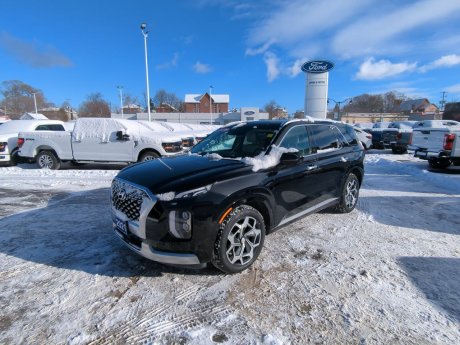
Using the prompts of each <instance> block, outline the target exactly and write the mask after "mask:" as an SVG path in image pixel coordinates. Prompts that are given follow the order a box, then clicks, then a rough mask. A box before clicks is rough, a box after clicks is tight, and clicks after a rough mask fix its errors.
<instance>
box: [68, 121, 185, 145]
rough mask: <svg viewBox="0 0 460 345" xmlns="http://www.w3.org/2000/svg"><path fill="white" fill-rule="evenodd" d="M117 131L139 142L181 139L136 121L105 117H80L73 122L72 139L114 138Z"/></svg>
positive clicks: (103, 139) (157, 142)
mask: <svg viewBox="0 0 460 345" xmlns="http://www.w3.org/2000/svg"><path fill="white" fill-rule="evenodd" d="M118 131H123V132H125V133H126V134H129V135H130V136H131V138H132V139H134V140H136V141H139V142H141V143H156V144H161V143H164V142H173V141H181V140H182V139H181V137H180V136H177V135H172V133H171V132H167V131H165V132H159V131H157V132H155V131H154V130H152V129H151V128H149V127H146V126H144V125H143V124H140V123H139V122H138V121H132V120H125V119H107V118H81V119H78V120H77V122H76V123H75V127H74V130H73V139H74V140H76V141H81V140H82V139H84V138H98V139H100V140H101V142H108V141H109V140H110V139H112V140H114V138H113V136H115V133H116V132H118Z"/></svg>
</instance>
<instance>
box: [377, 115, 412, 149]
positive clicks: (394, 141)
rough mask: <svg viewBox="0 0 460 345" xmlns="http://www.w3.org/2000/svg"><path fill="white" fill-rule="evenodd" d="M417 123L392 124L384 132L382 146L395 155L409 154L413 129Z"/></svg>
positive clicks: (397, 122) (399, 122)
mask: <svg viewBox="0 0 460 345" xmlns="http://www.w3.org/2000/svg"><path fill="white" fill-rule="evenodd" d="M415 124H417V121H395V122H390V124H389V125H388V128H385V129H384V130H383V131H382V136H381V142H380V146H383V147H384V148H385V149H390V148H391V150H392V151H393V153H396V154H402V153H406V152H407V146H408V145H409V143H410V141H411V138H412V127H414V125H415Z"/></svg>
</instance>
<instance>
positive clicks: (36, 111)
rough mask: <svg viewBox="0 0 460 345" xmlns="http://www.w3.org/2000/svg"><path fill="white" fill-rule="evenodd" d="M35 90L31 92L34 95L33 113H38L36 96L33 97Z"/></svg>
mask: <svg viewBox="0 0 460 345" xmlns="http://www.w3.org/2000/svg"><path fill="white" fill-rule="evenodd" d="M35 94H36V92H32V95H34V104H35V114H38V110H37V97H35Z"/></svg>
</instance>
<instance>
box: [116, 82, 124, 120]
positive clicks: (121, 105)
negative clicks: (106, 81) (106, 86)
mask: <svg viewBox="0 0 460 345" xmlns="http://www.w3.org/2000/svg"><path fill="white" fill-rule="evenodd" d="M117 89H118V91H120V110H121V118H123V86H121V85H118V86H117Z"/></svg>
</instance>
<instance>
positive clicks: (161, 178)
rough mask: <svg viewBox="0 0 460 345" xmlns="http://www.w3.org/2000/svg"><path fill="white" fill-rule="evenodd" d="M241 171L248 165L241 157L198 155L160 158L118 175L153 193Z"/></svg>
mask: <svg viewBox="0 0 460 345" xmlns="http://www.w3.org/2000/svg"><path fill="white" fill-rule="evenodd" d="M238 169H242V171H241V174H244V173H247V172H249V171H250V170H251V167H250V166H248V165H246V164H245V163H244V162H242V161H240V160H234V159H219V160H216V159H210V158H209V157H206V156H204V157H203V156H199V155H182V156H176V157H169V158H160V159H155V160H152V161H148V162H144V163H139V164H135V165H132V166H130V167H127V168H125V169H123V170H122V171H120V173H119V174H118V175H117V176H118V177H119V178H122V179H124V180H126V181H129V182H132V183H135V184H137V185H140V186H143V187H146V188H147V189H149V190H150V191H151V192H152V193H153V194H162V193H168V192H181V191H185V190H189V189H193V188H197V187H201V186H202V185H203V181H205V184H211V183H213V182H215V181H218V180H222V179H224V178H225V175H229V176H230V175H234V174H235V173H240V172H237V170H238Z"/></svg>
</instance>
